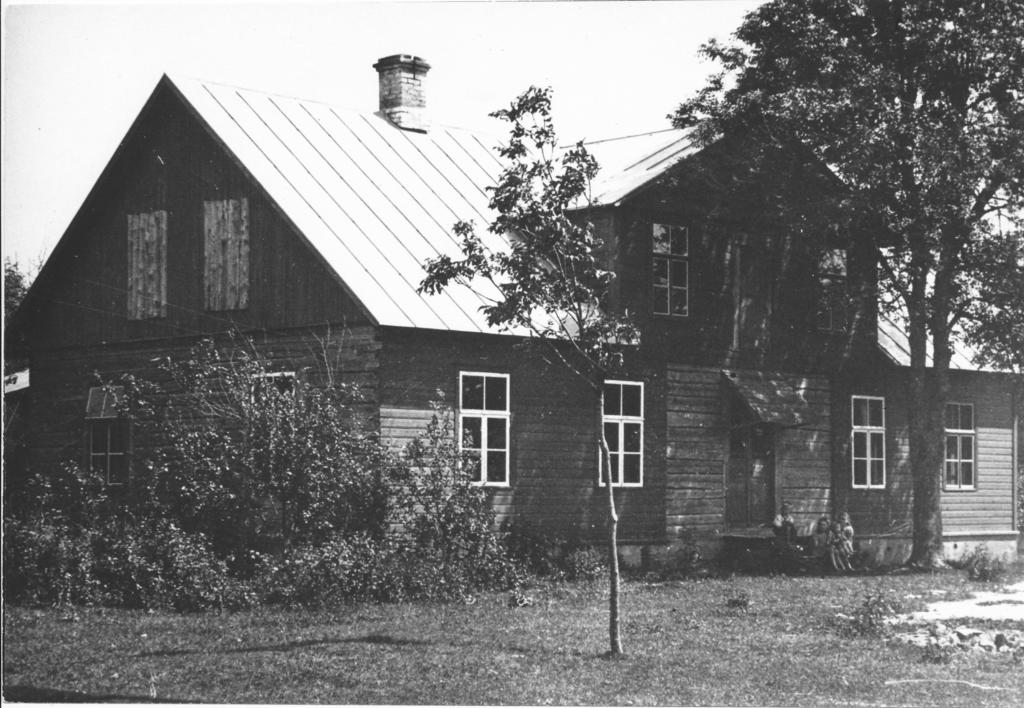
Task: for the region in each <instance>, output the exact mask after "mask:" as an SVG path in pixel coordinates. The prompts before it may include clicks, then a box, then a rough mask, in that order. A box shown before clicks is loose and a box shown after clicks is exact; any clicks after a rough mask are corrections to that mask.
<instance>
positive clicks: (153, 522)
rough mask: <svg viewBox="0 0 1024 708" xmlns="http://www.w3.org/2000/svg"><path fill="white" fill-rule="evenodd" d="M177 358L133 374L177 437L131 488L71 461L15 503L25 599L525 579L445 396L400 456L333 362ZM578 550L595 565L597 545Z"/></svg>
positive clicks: (250, 599)
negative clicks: (306, 365)
mask: <svg viewBox="0 0 1024 708" xmlns="http://www.w3.org/2000/svg"><path fill="white" fill-rule="evenodd" d="M164 371H165V372H166V374H167V376H168V378H169V380H170V385H169V386H165V387H161V386H157V385H155V384H151V383H146V382H142V381H139V380H136V379H134V378H132V377H130V376H127V377H124V378H123V380H122V381H121V382H120V385H121V386H122V387H123V389H124V391H125V393H126V395H125V396H123V397H121V398H122V400H121V401H120V402H119V405H120V406H122V408H123V410H122V411H121V413H122V414H124V415H129V416H135V417H136V420H135V422H136V424H135V425H134V426H133V427H134V429H135V430H136V431H138V434H139V437H140V438H143V437H146V438H147V439H155V440H164V441H166V443H167V447H166V448H162V449H158V450H156V451H155V453H153V455H152V457H151V458H150V459H144V458H142V456H141V455H140V456H139V457H138V458H137V459H136V464H135V465H134V469H133V478H132V484H131V486H130V487H129V488H127V489H122V490H119V491H118V492H117V496H116V497H114V496H111V493H110V491H109V488H108V487H107V486H106V485H105V484H104V483H103V480H101V479H99V478H98V477H95V476H93V475H92V474H91V473H89V472H88V471H87V470H82V469H81V468H80V466H79V465H77V464H69V465H65V466H64V467H63V468H61V469H60V470H58V471H57V472H55V473H53V474H44V475H37V476H36V477H35V478H33V479H32V480H31V481H30V483H28V484H26V485H24V487H23V488H22V489H20V490H19V494H20V495H21V498H19V499H18V503H16V504H11V505H9V509H16V510H18V512H17V514H15V513H14V512H12V511H6V512H5V518H4V526H5V531H6V533H7V541H6V542H5V544H4V560H5V563H6V572H5V576H4V589H5V591H6V596H7V598H8V599H9V600H11V601H15V602H18V601H27V602H33V603H83V604H96V603H105V604H114V605H119V606H125V607H171V608H175V609H178V610H202V609H206V608H213V607H240V606H248V605H251V604H254V603H256V602H279V603H284V604H299V605H329V604H336V603H338V602H342V601H346V600H349V599H372V600H380V601H401V600H405V599H411V598H438V599H442V598H460V597H465V596H467V595H469V594H471V593H472V592H475V591H476V590H478V589H481V588H495V589H499V588H500V589H504V588H508V587H512V586H514V585H516V584H517V583H519V582H520V580H521V579H522V571H521V569H520V567H519V565H518V564H517V563H515V562H514V561H513V560H512V558H511V557H510V556H509V554H508V552H507V550H506V548H505V546H504V544H503V543H502V540H501V537H500V535H499V534H498V533H497V532H496V529H495V519H494V511H493V508H492V506H491V501H490V498H489V497H488V492H487V490H485V489H484V488H482V487H480V486H477V485H474V484H473V483H472V481H471V479H472V478H471V476H470V475H469V474H468V471H469V470H470V469H471V467H470V465H469V462H468V461H467V460H464V459H463V458H462V456H461V454H460V453H459V446H458V442H457V440H456V439H455V435H454V429H453V425H452V417H451V415H450V412H449V411H446V410H444V409H443V407H441V406H438V407H437V411H436V415H435V416H434V418H433V419H432V421H431V423H430V425H429V426H428V428H427V430H426V432H425V433H424V435H423V436H421V437H420V438H418V439H417V440H415V441H414V442H413V443H412V444H411V445H410V446H409V448H408V450H407V451H406V454H405V457H404V458H399V457H398V456H396V455H394V454H392V453H390V452H389V451H388V450H387V449H386V448H385V447H384V446H383V445H381V443H380V441H379V440H378V439H377V436H376V435H375V434H374V433H372V432H369V431H368V430H367V428H366V427H365V426H364V425H363V423H362V420H361V417H360V416H359V415H358V413H357V407H358V405H359V404H358V401H359V397H358V392H356V391H353V390H351V389H350V388H348V387H345V386H341V385H337V384H334V383H333V380H332V379H331V378H330V377H328V381H327V383H326V385H321V386H315V385H313V384H314V382H313V381H312V380H307V379H305V378H303V377H299V378H297V379H294V380H292V379H287V383H285V380H284V379H282V377H279V376H270V374H272V373H273V372H272V371H270V369H269V367H268V366H267V363H266V362H265V361H264V360H263V359H261V358H260V356H259V355H258V354H256V353H255V350H254V348H252V347H249V348H248V349H246V348H242V349H235V350H233V351H232V352H229V353H228V354H222V353H221V352H220V351H219V350H218V349H216V348H215V347H214V346H213V345H212V343H210V342H204V343H203V344H202V345H200V346H199V347H197V348H196V349H195V350H194V351H193V352H192V356H191V357H190V358H189V359H188V360H187V361H185V362H166V363H165V365H164ZM320 383H321V384H323V383H324V382H323V381H321V382H320ZM159 401H163V402H164V403H165V405H164V415H163V416H162V417H161V416H159V415H157V414H156V405H155V404H156V402H159ZM395 529H397V530H398V532H397V533H395V531H394V530H395ZM573 563H574V568H575V570H574V572H575V573H578V574H581V575H585V574H587V573H589V572H591V570H590V568H591V567H592V566H593V564H594V559H592V558H589V557H587V556H580V557H579V558H576V559H575V560H574V561H573Z"/></svg>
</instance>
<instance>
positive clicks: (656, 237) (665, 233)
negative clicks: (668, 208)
mask: <svg viewBox="0 0 1024 708" xmlns="http://www.w3.org/2000/svg"><path fill="white" fill-rule="evenodd" d="M669 231H670V230H669V227H668V226H667V225H665V224H652V226H651V247H652V248H653V249H654V252H655V253H669V252H670V251H671V241H670V239H671V237H670V235H669Z"/></svg>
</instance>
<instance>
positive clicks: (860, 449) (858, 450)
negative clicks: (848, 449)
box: [853, 433, 868, 459]
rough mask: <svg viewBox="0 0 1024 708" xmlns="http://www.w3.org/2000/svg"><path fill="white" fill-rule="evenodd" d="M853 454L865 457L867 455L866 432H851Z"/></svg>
mask: <svg viewBox="0 0 1024 708" xmlns="http://www.w3.org/2000/svg"><path fill="white" fill-rule="evenodd" d="M853 456H854V457H859V458H862V459H863V458H865V457H867V456H868V435H867V433H854V434H853Z"/></svg>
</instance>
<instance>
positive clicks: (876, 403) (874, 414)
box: [868, 398, 885, 428]
mask: <svg viewBox="0 0 1024 708" xmlns="http://www.w3.org/2000/svg"><path fill="white" fill-rule="evenodd" d="M868 425H870V426H872V427H875V428H881V427H882V426H883V425H885V417H884V415H883V413H882V401H880V400H878V399H877V398H873V399H871V400H869V401H868Z"/></svg>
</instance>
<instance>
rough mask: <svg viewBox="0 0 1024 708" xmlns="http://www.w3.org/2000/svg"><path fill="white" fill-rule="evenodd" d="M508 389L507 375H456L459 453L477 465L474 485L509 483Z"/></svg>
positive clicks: (470, 372) (472, 373) (503, 484)
mask: <svg viewBox="0 0 1024 708" xmlns="http://www.w3.org/2000/svg"><path fill="white" fill-rule="evenodd" d="M508 389H509V376H508V374H492V373H487V372H480V371H461V372H459V449H460V450H462V451H463V452H464V453H467V454H468V455H469V456H470V457H471V458H472V459H473V460H475V461H476V462H477V471H476V483H477V484H483V485H488V486H496V487H507V486H508V483H509V482H508V468H509V446H508V441H509V420H510V413H509V390H508Z"/></svg>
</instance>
